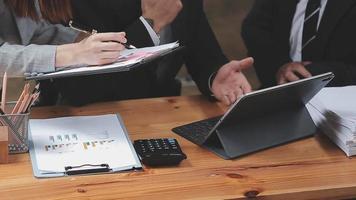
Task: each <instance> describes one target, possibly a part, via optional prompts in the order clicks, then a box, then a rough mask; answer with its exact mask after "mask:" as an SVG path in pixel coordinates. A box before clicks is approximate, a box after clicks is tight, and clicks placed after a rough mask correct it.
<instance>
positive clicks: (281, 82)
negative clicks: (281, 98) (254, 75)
mask: <svg viewBox="0 0 356 200" xmlns="http://www.w3.org/2000/svg"><path fill="white" fill-rule="evenodd" d="M286 83H287V80H286V79H285V78H284V77H281V78H280V79H279V80H278V85H282V84H286Z"/></svg>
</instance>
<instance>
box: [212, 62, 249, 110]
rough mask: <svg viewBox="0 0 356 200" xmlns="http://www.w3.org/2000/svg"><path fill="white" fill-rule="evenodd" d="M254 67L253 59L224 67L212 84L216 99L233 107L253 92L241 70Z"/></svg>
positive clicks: (231, 63)
mask: <svg viewBox="0 0 356 200" xmlns="http://www.w3.org/2000/svg"><path fill="white" fill-rule="evenodd" d="M252 65H253V58H246V59H244V60H241V61H231V62H230V63H228V64H226V65H224V66H222V67H221V68H220V70H219V71H218V72H217V75H216V77H215V79H214V81H213V84H212V92H213V94H214V95H215V97H216V98H217V99H218V100H219V101H222V102H223V103H224V104H225V105H231V104H233V103H234V102H235V101H236V100H237V99H238V98H240V97H241V96H242V95H243V94H246V93H249V92H251V86H250V84H249V82H248V81H247V79H246V77H245V76H244V75H243V73H242V72H241V70H243V69H247V68H249V67H251V66H252Z"/></svg>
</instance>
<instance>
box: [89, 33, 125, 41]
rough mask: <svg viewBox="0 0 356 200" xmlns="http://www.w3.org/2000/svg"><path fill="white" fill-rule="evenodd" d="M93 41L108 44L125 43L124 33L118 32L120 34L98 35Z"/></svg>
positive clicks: (94, 36)
mask: <svg viewBox="0 0 356 200" xmlns="http://www.w3.org/2000/svg"><path fill="white" fill-rule="evenodd" d="M91 37H93V40H95V41H100V42H108V41H114V42H119V43H126V42H127V39H126V33H124V32H120V33H98V34H95V35H93V36H91Z"/></svg>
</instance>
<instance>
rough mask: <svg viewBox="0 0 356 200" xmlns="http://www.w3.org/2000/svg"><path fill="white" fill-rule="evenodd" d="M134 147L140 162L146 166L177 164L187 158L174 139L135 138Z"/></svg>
mask: <svg viewBox="0 0 356 200" xmlns="http://www.w3.org/2000/svg"><path fill="white" fill-rule="evenodd" d="M134 147H135V150H136V152H137V154H138V155H139V157H140V159H141V161H142V163H143V164H145V165H147V166H172V165H178V164H179V163H180V162H181V161H182V160H184V159H186V158H187V156H186V155H185V154H184V153H183V152H182V150H181V148H180V146H179V144H178V141H177V140H176V139H168V138H163V139H145V140H136V141H135V142H134Z"/></svg>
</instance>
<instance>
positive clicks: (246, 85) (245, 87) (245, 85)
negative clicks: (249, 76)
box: [241, 80, 252, 94]
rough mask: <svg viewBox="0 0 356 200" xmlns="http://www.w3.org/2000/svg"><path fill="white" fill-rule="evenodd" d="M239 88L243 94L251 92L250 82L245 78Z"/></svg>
mask: <svg viewBox="0 0 356 200" xmlns="http://www.w3.org/2000/svg"><path fill="white" fill-rule="evenodd" d="M241 89H242V92H243V94H247V93H250V92H252V87H251V85H250V83H249V82H248V81H247V80H246V82H245V83H242V85H241Z"/></svg>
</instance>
